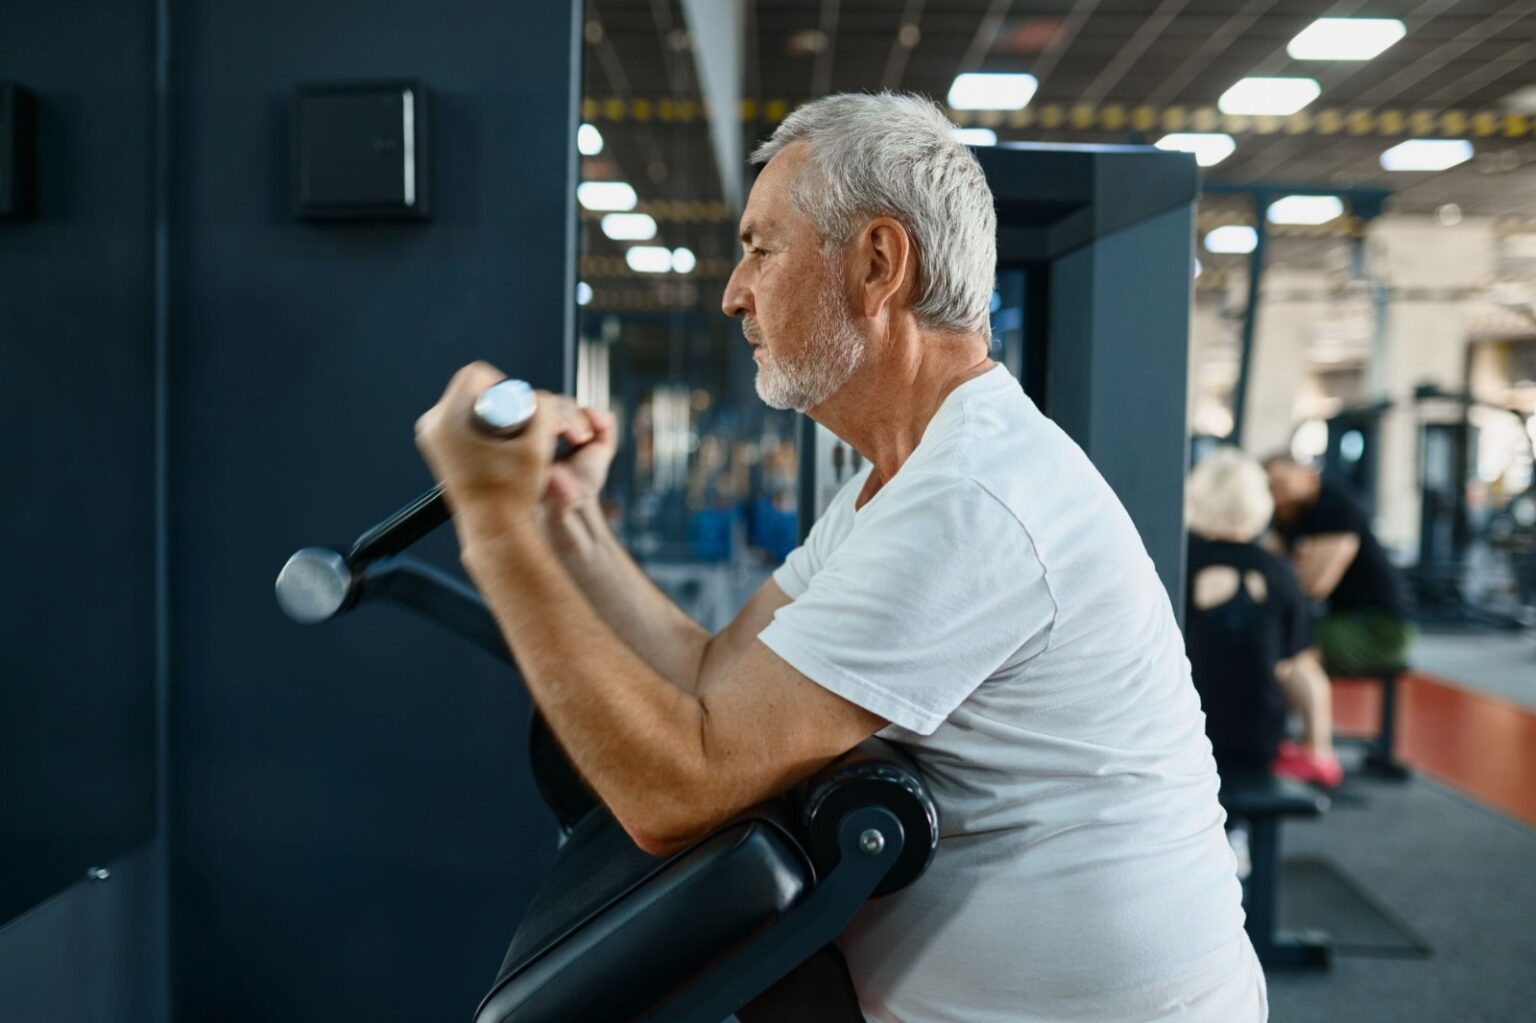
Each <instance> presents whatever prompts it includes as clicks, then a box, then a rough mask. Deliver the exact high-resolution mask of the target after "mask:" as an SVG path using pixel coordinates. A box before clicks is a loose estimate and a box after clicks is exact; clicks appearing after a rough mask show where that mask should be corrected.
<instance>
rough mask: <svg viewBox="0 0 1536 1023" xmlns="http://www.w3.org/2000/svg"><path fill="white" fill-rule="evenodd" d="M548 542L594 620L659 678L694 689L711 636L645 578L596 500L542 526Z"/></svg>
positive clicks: (580, 505)
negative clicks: (598, 618) (599, 622)
mask: <svg viewBox="0 0 1536 1023" xmlns="http://www.w3.org/2000/svg"><path fill="white" fill-rule="evenodd" d="M546 528H547V530H548V533H549V538H550V544H551V546H552V547H553V548H554V550H555V553H556V554H557V555H558V556H559V558H560V562H561V564H563V565H564V566H565V569H566V571H567V572H568V573H569V574H570V576H571V578H572V579H573V580H574V581H575V583H576V585H577V586H578V587H580V589H581V591H582V593H583V594H584V595H585V596H586V598H587V600H588V602H590V603H591V605H592V607H593V609H594V610H595V611H596V612H597V613H598V616H599V617H601V618H602V619H603V621H604V622H606V623H607V624H608V627H609V628H611V629H613V631H614V632H615V633H617V634H618V636H619V638H620V639H622V640H623V641H624V642H625V643H626V644H627V645H628V646H629V647H630V649H632V650H634V651H635V653H636V654H638V655H639V656H640V658H641V659H642V660H643V661H645V663H646V664H648V665H650V667H651V669H652V670H654V671H655V672H656V673H657V674H659V675H661V676H662V677H664V678H666V679H667V680H668V681H670V682H672V684H673V685H676V686H678V687H680V688H682V689H685V690H687V691H688V692H696V691H697V688H698V679H699V669H700V666H701V665H702V664H703V662H704V655H705V651H706V650H707V649H708V646H709V641H710V635H709V633H708V632H707V631H705V629H704V628H703V627H702V626H700V625H699V624H698V623H697V622H695V621H694V620H693V619H692V618H689V617H688V616H687V615H686V614H684V613H683V611H682V609H681V608H679V607H678V606H677V605H676V604H674V603H673V602H672V601H671V600H670V599H668V598H667V596H666V594H664V593H662V592H661V591H660V590H659V589H657V588H656V585H655V584H654V583H653V582H651V580H650V579H649V578H648V577H647V576H646V574H645V572H644V571H642V570H641V568H640V566H639V565H636V564H635V562H634V560H633V559H632V558H630V556H629V554H628V553H627V552H626V551H625V550H624V547H623V545H622V544H620V543H619V541H618V538H617V537H616V536H614V535H613V530H611V529H609V528H608V523H607V520H606V519H604V518H603V514H602V510H601V509H600V508H599V507H598V504H597V502H596V501H595V500H592V501H586V502H583V503H582V504H579V505H577V506H576V507H575V508H572V509H571V510H569V511H567V512H565V513H564V514H563V515H560V516H551V517H550V519H549V520H548V521H547V522H546Z"/></svg>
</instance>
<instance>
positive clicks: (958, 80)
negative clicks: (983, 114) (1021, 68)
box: [949, 72, 1040, 110]
mask: <svg viewBox="0 0 1536 1023" xmlns="http://www.w3.org/2000/svg"><path fill="white" fill-rule="evenodd" d="M1039 85H1040V83H1039V82H1038V81H1036V80H1035V76H1034V75H1000V74H978V73H974V72H973V73H969V74H963V75H956V76H955V81H954V84H953V85H951V86H950V87H949V105H950V107H951V108H953V109H955V110H1022V109H1023V108H1024V107H1026V106H1028V105H1029V101H1030V100H1031V99H1033V98H1034V95H1035V89H1037V88H1039Z"/></svg>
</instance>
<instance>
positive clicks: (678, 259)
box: [672, 248, 699, 274]
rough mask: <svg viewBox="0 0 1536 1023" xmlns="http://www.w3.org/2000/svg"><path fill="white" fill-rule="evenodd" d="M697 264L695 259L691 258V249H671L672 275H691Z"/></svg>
mask: <svg viewBox="0 0 1536 1023" xmlns="http://www.w3.org/2000/svg"><path fill="white" fill-rule="evenodd" d="M698 263H699V261H698V260H697V259H694V258H693V250H692V249H686V248H683V249H673V250H672V272H673V273H679V274H690V273H693V268H694V267H695V266H698Z"/></svg>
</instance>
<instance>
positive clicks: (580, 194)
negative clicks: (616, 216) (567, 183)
mask: <svg viewBox="0 0 1536 1023" xmlns="http://www.w3.org/2000/svg"><path fill="white" fill-rule="evenodd" d="M576 201H577V202H579V203H581V204H582V206H584V207H586V208H587V209H589V210H597V211H600V212H601V211H607V210H614V211H618V212H623V211H625V210H632V209H634V208H635V203H636V202H637V201H638V198H637V196H636V195H635V190H634V189H633V188H632V187H630V185H628V184H627V183H625V182H623V181H583V182H582V183H581V184H579V185H577V186H576Z"/></svg>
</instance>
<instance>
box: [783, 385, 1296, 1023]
mask: <svg viewBox="0 0 1536 1023" xmlns="http://www.w3.org/2000/svg"><path fill="white" fill-rule="evenodd" d="M868 474H869V473H868V470H867V469H866V470H865V471H864V472H861V473H858V474H857V475H856V476H855V477H854V478H853V479H852V480H851V481H849V483H848V484H847V485H846V486H845V487H844V488H843V489H842V491H840V492H839V494H838V495H837V497H836V498H834V500H833V502H832V504H831V506H830V507H829V508H828V510H827V512H826V514H825V515H824V516H823V517H822V518H821V519H820V521H818V522H817V523H816V525H815V526H814V528H813V529H812V530H811V533H810V535H809V537H807V539H806V542H805V544H804V545H803V546H802V547H800V548H798V549H797V550H795V551H794V552H793V553H791V554H790V556H789V558H788V560H787V561H786V562H785V563H784V565H783V566H782V567H781V568H780V569H779V570H778V571H777V572H776V573H775V574H774V579H775V581H776V582H777V583H778V585H779V586H780V587H781V588H782V589H783V590H784V592H785V593H786V594H787V595H788V596H789V597H791V598H792V602H791V603H790V604H788V605H786V606H785V607H783V608H781V609H780V610H779V611H778V612H777V613H776V614H775V616H774V620H773V621H772V623H770V624H769V625H768V627H767V628H766V629H764V630H763V632H762V634H761V637H760V638H761V639H762V641H763V642H764V643H765V644H767V645H768V647H769V648H770V649H772V650H773V651H774V652H775V653H777V654H778V655H779V656H780V657H782V658H784V660H786V661H788V662H789V663H790V664H791V665H793V666H794V667H795V668H796V669H798V670H799V671H800V672H802V673H803V674H805V675H806V676H808V677H809V678H811V679H813V680H814V681H816V682H817V683H819V684H821V685H822V686H825V687H826V688H827V689H830V690H831V691H833V692H835V693H837V694H838V695H840V696H842V697H844V698H845V699H848V700H850V701H852V702H854V703H857V704H859V705H860V706H862V707H865V708H867V709H868V710H870V711H873V712H874V713H876V714H879V715H881V716H882V717H884V718H886V719H888V720H889V721H891V722H892V723H891V725H890V726H889V727H887V728H885V729H883V730H882V731H881V732H880V733H879V734H880V736H881V737H882V738H886V739H890V740H892V741H894V742H897V743H899V744H901V745H902V746H903V747H905V748H906V749H907V750H908V751H909V752H910V753H911V754H912V756H913V757H914V758H915V759H916V761H917V764H918V766H919V767H920V768H921V770H922V772H923V776H924V778H925V779H926V781H927V783H928V786H929V788H930V789H931V790H932V792H933V795H934V798H935V799H936V801H937V803H938V806H939V814H940V828H941V832H942V836H943V837H942V840H941V841H940V843H939V848H938V852H937V854H936V856H935V858H934V861H933V863H932V865H931V866H930V867H929V869H928V872H927V873H926V874H925V875H924V876H923V877H922V878H921V879H919V880H918V881H917V882H916V883H915V884H913V885H912V886H910V887H908V888H907V889H905V890H904V891H901V892H898V893H896V894H894V895H890V896H887V897H885V898H882V899H875V900H873V901H871V902H870V903H868V904H867V905H866V906H865V907H864V909H863V910H862V911H861V912H860V913H859V915H858V916H857V917H856V918H855V919H854V921H853V923H852V924H851V925H850V926H849V928H848V929H847V930H846V931H845V932H844V934H843V936H842V938H841V939H840V941H839V945H840V946H841V948H842V950H843V954H844V956H845V957H846V958H847V960H848V966H849V970H850V972H851V974H852V977H853V981H854V985H855V987H856V988H857V990H858V993H859V1000H860V1003H861V1005H862V1008H863V1011H864V1015H865V1016H866V1018H867V1019H869V1020H872V1021H876V1023H955V1021H963V1023H1019V1021H1025V1020H1053V1021H1056V1020H1083V1021H1092V1023H1121V1021H1124V1023H1131V1021H1137V1023H1139V1021H1150V1020H1172V1019H1179V1020H1201V1021H1205V1020H1209V1021H1211V1023H1253V1021H1259V1020H1263V1019H1264V1018H1265V1017H1266V1015H1267V1004H1266V994H1265V987H1264V977H1263V973H1262V971H1261V970H1260V968H1259V964H1258V960H1257V958H1256V957H1255V956H1254V953H1253V948H1252V946H1251V945H1250V943H1249V941H1248V938H1247V935H1246V934H1245V933H1244V932H1243V911H1242V908H1241V894H1240V889H1239V885H1238V881H1237V877H1236V872H1235V863H1234V860H1233V856H1232V853H1231V850H1230V848H1229V846H1228V845H1227V842H1226V838H1225V836H1224V834H1223V830H1222V823H1223V821H1224V819H1225V817H1224V814H1223V812H1222V810H1221V807H1220V806H1219V804H1218V803H1217V801H1216V793H1217V777H1216V766H1215V762H1214V761H1213V760H1212V758H1211V747H1210V743H1209V742H1208V741H1207V740H1206V737H1205V732H1204V718H1203V716H1202V714H1201V711H1200V703H1199V699H1198V697H1197V696H1196V694H1195V689H1194V686H1193V684H1192V683H1191V682H1190V677H1189V665H1188V661H1186V659H1185V657H1184V644H1183V640H1182V638H1181V637H1180V635H1179V630H1178V626H1177V624H1176V623H1175V621H1174V617H1173V611H1172V609H1171V607H1170V606H1169V603H1168V598H1167V596H1166V594H1165V591H1164V589H1163V587H1162V585H1161V584H1160V583H1159V581H1158V578H1157V574H1156V571H1155V569H1154V568H1153V566H1152V561H1151V559H1150V558H1149V557H1148V556H1147V553H1146V550H1145V548H1144V547H1143V546H1142V543H1141V538H1140V537H1139V536H1138V535H1137V533H1136V529H1135V527H1134V526H1133V525H1132V524H1131V520H1130V517H1129V516H1128V515H1127V514H1126V512H1125V510H1124V509H1123V508H1122V507H1121V505H1120V502H1119V501H1118V500H1117V499H1116V498H1115V495H1114V493H1113V492H1112V491H1111V490H1110V488H1109V486H1108V485H1107V484H1106V483H1105V482H1104V480H1103V478H1102V477H1100V476H1099V474H1098V472H1097V471H1096V470H1095V469H1094V468H1093V466H1092V464H1090V463H1089V461H1088V458H1087V457H1086V456H1085V455H1084V454H1083V452H1082V451H1081V450H1080V449H1079V448H1078V447H1077V445H1076V444H1074V443H1073V442H1072V441H1071V440H1070V439H1069V438H1068V437H1067V436H1066V434H1064V433H1063V432H1062V431H1061V430H1060V429H1059V428H1058V427H1057V426H1056V425H1055V424H1054V423H1052V422H1051V421H1050V420H1049V419H1047V418H1046V417H1045V416H1043V415H1042V414H1041V413H1040V412H1039V410H1037V409H1036V408H1035V406H1034V404H1033V403H1032V402H1031V401H1030V400H1029V399H1028V398H1027V397H1026V396H1025V395H1024V392H1023V390H1022V389H1021V388H1020V387H1019V384H1018V382H1017V381H1015V380H1014V379H1013V378H1012V377H1011V376H1009V375H1008V373H1007V371H1006V370H1005V369H1004V368H1003V367H1001V366H999V367H997V368H995V369H993V370H991V371H990V372H988V373H985V374H983V375H982V376H979V377H977V378H975V379H973V380H970V381H967V382H966V383H965V384H962V385H961V386H960V387H958V388H956V389H955V390H954V391H953V392H952V393H951V394H950V395H949V396H948V398H946V400H945V401H944V403H943V405H942V406H941V407H940V409H939V411H938V413H937V414H936V415H935V416H934V418H933V419H932V421H931V422H930V423H929V424H928V427H927V430H926V431H925V432H924V434H923V438H922V442H921V443H920V444H919V445H918V447H917V449H916V450H915V451H914V452H913V453H912V455H911V457H910V458H909V459H908V460H907V462H906V463H905V464H904V465H902V467H901V470H900V472H898V473H897V474H896V475H895V476H894V477H893V478H892V479H890V480H888V481H887V482H886V483H885V485H884V486H883V487H881V488H880V490H879V491H878V492H877V493H876V494H875V495H874V496H873V497H872V498H871V499H870V500H869V501H868V502H867V503H866V504H865V506H864V507H863V508H861V509H859V510H858V511H855V510H854V502H855V500H856V498H857V497H858V495H859V493H860V492H861V490H862V488H863V486H864V483H865V480H866V479H867V477H868Z"/></svg>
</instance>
